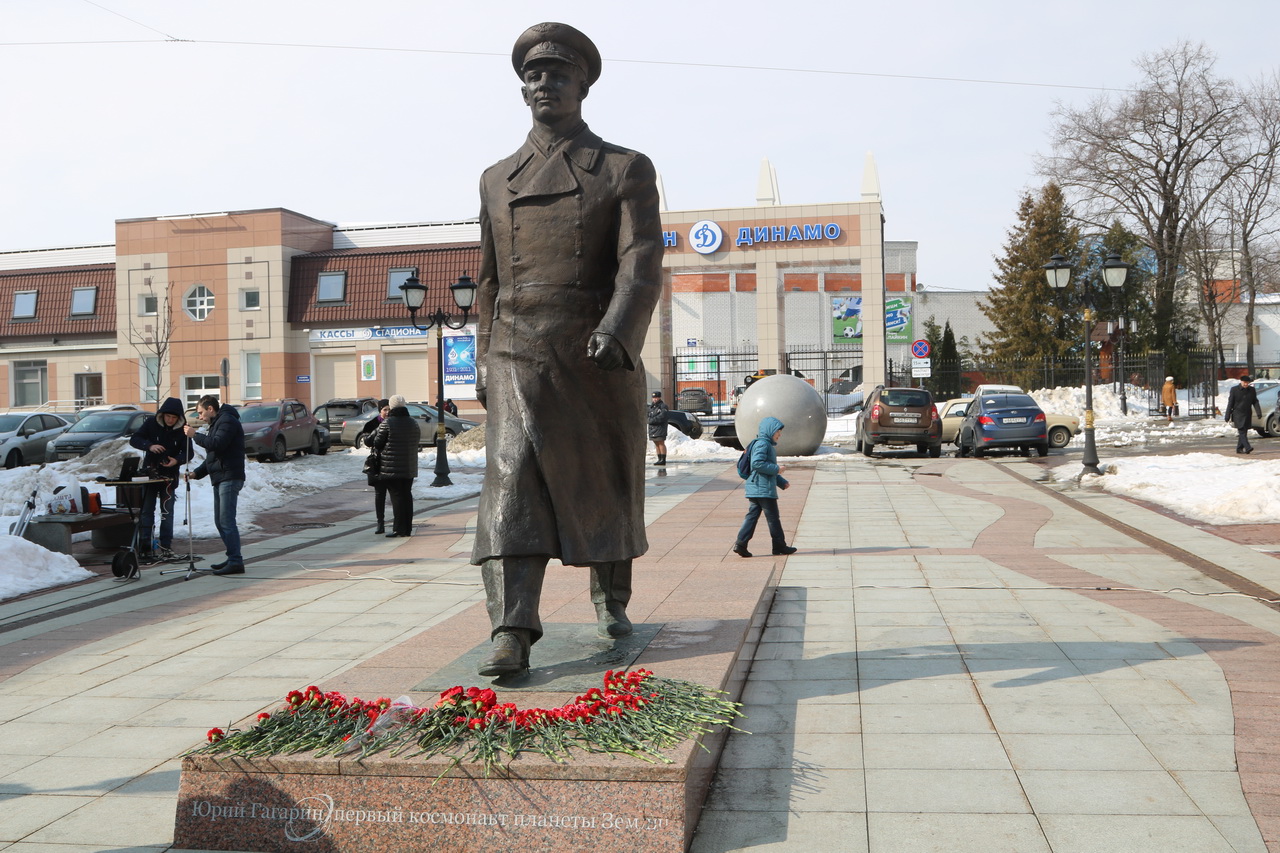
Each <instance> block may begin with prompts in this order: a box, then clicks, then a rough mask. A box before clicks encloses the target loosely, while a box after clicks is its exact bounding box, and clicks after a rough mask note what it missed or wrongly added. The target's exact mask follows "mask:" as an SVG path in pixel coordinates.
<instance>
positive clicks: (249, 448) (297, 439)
mask: <svg viewBox="0 0 1280 853" xmlns="http://www.w3.org/2000/svg"><path fill="white" fill-rule="evenodd" d="M239 411H240V425H241V426H242V427H244V452H245V455H247V456H257V457H258V460H259V461H261V462H266V461H268V460H271V461H274V462H283V461H284V460H285V458H286V457H287V456H288V455H289V453H290V452H293V453H298V454H302V453H310V454H312V455H315V456H322V455H324V454H326V453H328V452H329V443H330V439H329V430H327V429H325V427H324V426H323V425H322V424H320V423H318V422H317V421H316V419H315V417H314V416H313V415H312V414H311V413H310V412H308V411H307V407H306V404H304V403H302V402H301V401H299V400H291V399H283V400H276V401H275V402H274V403H249V404H247V405H244V406H241V407H240V409H239Z"/></svg>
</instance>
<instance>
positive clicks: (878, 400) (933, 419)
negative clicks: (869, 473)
mask: <svg viewBox="0 0 1280 853" xmlns="http://www.w3.org/2000/svg"><path fill="white" fill-rule="evenodd" d="M857 424H858V425H857V429H856V430H855V432H854V442H855V446H856V447H857V449H858V450H861V451H862V453H863V454H864V455H866V456H871V455H872V454H873V453H874V452H875V449H876V447H877V446H883V447H908V446H911V445H915V448H916V451H917V452H919V453H928V454H929V455H930V456H931V457H933V458H934V459H937V458H938V457H939V456H941V455H942V421H941V420H940V419H939V418H938V407H937V406H935V405H934V403H933V395H932V394H930V393H929V392H928V391H927V390H925V389H924V388H886V387H884V386H883V385H877V386H876V388H875V390H873V391H872V392H871V393H870V394H869V395H868V396H867V400H866V404H865V405H864V406H863V407H862V410H861V411H860V412H859V413H858V422H857Z"/></svg>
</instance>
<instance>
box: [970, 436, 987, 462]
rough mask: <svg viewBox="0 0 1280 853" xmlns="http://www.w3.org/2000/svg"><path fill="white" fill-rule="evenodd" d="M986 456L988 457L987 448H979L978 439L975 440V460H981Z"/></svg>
mask: <svg viewBox="0 0 1280 853" xmlns="http://www.w3.org/2000/svg"><path fill="white" fill-rule="evenodd" d="M986 455H987V449H986V448H985V447H979V446H978V441H977V439H976V438H975V439H974V442H973V458H974V459H981V458H982V457H984V456H986Z"/></svg>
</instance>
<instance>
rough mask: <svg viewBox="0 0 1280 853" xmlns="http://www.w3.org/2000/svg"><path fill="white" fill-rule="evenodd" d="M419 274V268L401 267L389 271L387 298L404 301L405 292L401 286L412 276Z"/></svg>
mask: <svg viewBox="0 0 1280 853" xmlns="http://www.w3.org/2000/svg"><path fill="white" fill-rule="evenodd" d="M417 274H418V268H417V267H399V268H398V269H393V270H387V298H388V299H398V300H400V301H404V291H403V290H401V289H400V285H402V284H404V283H405V282H406V281H408V280H409V278H410V277H411V276H416V275H417Z"/></svg>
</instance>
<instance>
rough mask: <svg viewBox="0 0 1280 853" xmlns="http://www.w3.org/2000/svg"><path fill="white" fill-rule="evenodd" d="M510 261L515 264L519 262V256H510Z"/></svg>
mask: <svg viewBox="0 0 1280 853" xmlns="http://www.w3.org/2000/svg"><path fill="white" fill-rule="evenodd" d="M511 260H512V261H515V262H519V260H520V256H519V255H512V256H511Z"/></svg>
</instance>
